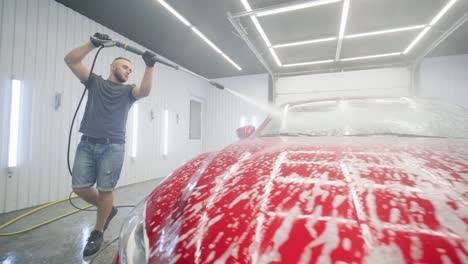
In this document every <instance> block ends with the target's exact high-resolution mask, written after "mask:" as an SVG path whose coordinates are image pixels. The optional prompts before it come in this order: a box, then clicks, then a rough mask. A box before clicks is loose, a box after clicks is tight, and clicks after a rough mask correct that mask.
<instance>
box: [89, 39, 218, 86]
mask: <svg viewBox="0 0 468 264" xmlns="http://www.w3.org/2000/svg"><path fill="white" fill-rule="evenodd" d="M92 38H94V37H92ZM102 46H103V47H105V48H108V47H119V48H122V49H124V50H127V51H130V52H133V53H135V54H137V55H143V53H144V52H143V51H141V50H139V49H137V48H135V47H132V46H130V45H128V44H126V43H122V42H119V41H115V40H110V41H107V42H105V43H103V44H102ZM154 60H155V61H156V62H158V63H161V64H164V65H166V66H168V67H171V68H173V69H176V70H181V71H184V72H186V73H189V74H191V75H193V76H195V77H198V78H200V79H203V80H205V81H207V82H208V83H209V84H211V85H213V86H214V87H216V88H218V89H221V90H223V89H224V86H223V85H221V84H219V83H217V82H214V81H212V80H210V79H208V78H205V77H203V76H201V75H198V74H196V73H194V72H192V71H189V70H187V69H185V68H182V67H180V66H179V65H176V64H173V63H170V62H168V61H165V60H162V59H160V58H159V57H158V56H156V55H155V57H154Z"/></svg>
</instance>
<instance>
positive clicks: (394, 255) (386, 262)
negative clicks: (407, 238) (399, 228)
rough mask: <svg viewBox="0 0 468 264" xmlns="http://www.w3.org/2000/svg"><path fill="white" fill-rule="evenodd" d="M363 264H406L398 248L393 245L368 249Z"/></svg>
mask: <svg viewBox="0 0 468 264" xmlns="http://www.w3.org/2000/svg"><path fill="white" fill-rule="evenodd" d="M363 263H365V264H374V263H379V264H399V263H406V261H405V259H404V258H403V255H402V253H401V250H400V247H398V246H397V245H395V244H391V245H381V246H377V247H375V248H371V249H369V252H368V254H367V256H365V257H364V259H363Z"/></svg>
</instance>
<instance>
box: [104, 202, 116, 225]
mask: <svg viewBox="0 0 468 264" xmlns="http://www.w3.org/2000/svg"><path fill="white" fill-rule="evenodd" d="M117 211H119V210H117V207H114V206H112V210H111V212H110V214H109V216H108V217H107V220H106V223H105V224H104V231H106V229H107V227H108V226H109V223H110V221H111V220H112V218H114V216H115V215H116V214H117Z"/></svg>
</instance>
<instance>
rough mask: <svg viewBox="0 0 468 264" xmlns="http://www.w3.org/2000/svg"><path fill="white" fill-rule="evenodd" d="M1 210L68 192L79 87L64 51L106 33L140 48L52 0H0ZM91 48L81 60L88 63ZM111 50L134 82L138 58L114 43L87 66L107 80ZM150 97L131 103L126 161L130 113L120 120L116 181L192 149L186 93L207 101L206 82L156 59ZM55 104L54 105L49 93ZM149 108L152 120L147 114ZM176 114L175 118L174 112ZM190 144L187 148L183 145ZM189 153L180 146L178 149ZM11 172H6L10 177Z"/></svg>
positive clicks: (168, 163) (143, 176) (151, 170)
mask: <svg viewBox="0 0 468 264" xmlns="http://www.w3.org/2000/svg"><path fill="white" fill-rule="evenodd" d="M0 8H1V10H0V21H1V24H0V124H1V127H0V146H1V148H0V213H3V212H8V211H13V210H17V209H21V208H25V207H30V206H35V205H39V204H43V203H46V202H51V201H55V200H58V199H61V198H65V197H67V196H68V193H69V192H70V191H71V187H70V185H71V177H70V175H69V174H68V169H67V164H66V151H67V141H68V132H69V127H70V123H71V120H72V117H73V114H74V111H75V108H76V106H77V104H78V101H79V99H80V96H81V94H82V92H83V85H82V84H80V82H79V81H78V79H77V78H76V77H75V76H74V75H73V74H72V72H71V71H70V70H69V69H68V68H67V67H66V65H65V63H64V62H63V57H64V55H65V54H66V53H67V52H68V51H69V50H71V49H72V48H74V47H77V46H79V45H82V44H84V43H85V42H86V41H87V40H88V39H89V36H90V35H93V34H94V33H95V32H102V33H106V34H109V35H110V36H111V37H113V38H115V39H118V40H120V41H122V42H126V43H129V44H130V45H133V46H135V47H137V48H140V49H143V50H144V49H145V48H144V47H142V46H140V45H138V44H136V43H134V42H132V41H130V40H129V39H127V38H125V37H123V36H121V35H119V34H117V33H116V32H113V31H111V30H109V29H108V28H106V27H103V26H102V25H99V24H97V23H96V22H94V21H92V20H90V19H88V18H86V17H84V16H82V15H80V14H79V13H77V12H75V11H73V10H71V9H69V8H67V7H65V6H63V5H61V4H59V3H57V2H55V1H53V0H17V1H13V0H0ZM96 51H97V49H96V50H95V51H94V52H92V53H91V54H90V55H89V56H88V57H86V59H85V60H84V62H85V63H86V64H87V65H88V66H89V67H91V63H92V59H93V58H94V54H95V52H96ZM118 56H123V57H127V58H129V59H130V60H132V62H133V74H132V76H131V78H130V80H129V83H135V84H137V85H139V82H140V80H141V77H142V75H143V71H144V68H145V65H144V62H143V60H142V58H141V57H140V56H137V55H135V54H133V53H130V52H127V51H124V50H122V49H119V48H107V49H103V50H102V51H101V53H100V56H99V58H98V60H97V62H96V66H95V69H94V72H95V73H97V74H99V75H102V76H103V77H104V78H107V76H108V73H109V64H110V63H111V61H112V60H113V59H114V58H115V57H118ZM12 76H15V78H18V79H20V80H22V82H23V86H22V101H21V104H22V105H21V117H20V136H19V144H20V146H19V158H18V167H17V169H16V170H15V171H14V173H13V174H12V175H9V174H8V173H7V160H8V133H9V111H10V110H9V109H10V103H9V101H10V86H11V78H12ZM154 79H155V80H154V81H153V90H152V92H151V95H150V96H149V97H147V98H144V99H142V100H140V101H138V104H139V117H138V123H139V130H138V153H137V157H136V159H131V157H130V155H131V147H132V145H131V144H132V143H133V142H131V138H132V129H131V125H132V124H133V116H132V112H130V114H129V117H128V121H127V126H128V128H127V144H126V156H125V162H124V167H123V170H122V174H121V179H120V181H119V186H123V185H128V184H133V183H137V182H141V181H146V180H149V179H154V178H157V177H163V176H166V175H168V174H169V173H170V172H171V171H172V170H174V169H175V168H176V167H177V166H178V165H180V164H181V163H182V162H184V161H186V160H188V159H190V158H192V157H193V156H194V155H197V154H199V152H200V151H201V150H200V147H199V146H192V145H191V144H190V142H189V139H188V126H189V124H188V121H189V101H190V98H191V96H197V97H199V98H202V99H204V100H206V97H207V91H206V89H208V87H209V85H208V84H207V83H206V82H204V81H202V80H199V79H197V78H195V77H193V76H191V75H189V74H187V73H184V72H182V71H176V70H173V69H170V68H168V67H166V66H163V65H159V64H157V65H156V68H155V72H154ZM57 93H58V94H61V99H62V100H61V105H60V107H59V108H58V109H57V110H55V109H54V98H55V94H57ZM85 104H86V98H85V100H84V102H83V107H82V109H81V110H80V112H79V114H78V116H77V120H76V122H75V126H74V129H73V133H72V146H71V152H70V154H71V155H70V156H71V157H70V160H71V162H72V163H73V159H74V154H75V149H76V145H77V144H78V142H79V140H80V138H79V137H80V134H79V133H78V128H79V125H80V122H81V117H82V115H83V109H84V105H85ZM165 108H167V109H169V110H170V113H171V115H170V130H169V134H170V143H169V155H168V156H167V157H166V158H163V157H162V152H161V137H162V133H161V129H162V126H161V121H162V119H161V115H162V111H163V109H165ZM151 111H153V113H154V119H151V115H150V113H151ZM177 115H179V122H176V121H177V120H176V116H177ZM192 147H193V148H194V149H190V148H192ZM187 149H188V150H189V151H184V150H187ZM10 176H11V177H10Z"/></svg>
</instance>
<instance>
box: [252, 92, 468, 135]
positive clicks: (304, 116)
mask: <svg viewBox="0 0 468 264" xmlns="http://www.w3.org/2000/svg"><path fill="white" fill-rule="evenodd" d="M270 118H271V119H270V121H269V122H268V123H267V124H266V126H265V127H264V128H263V129H262V130H261V131H259V134H258V135H259V136H274V135H308V136H369V135H396V136H418V137H451V138H468V110H467V109H464V108H462V107H459V106H455V105H451V104H447V103H443V102H440V101H436V100H426V99H424V100H423V99H411V98H398V99H349V100H329V101H320V102H309V103H301V104H295V105H286V106H284V108H283V114H282V115H278V116H272V117H270Z"/></svg>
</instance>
